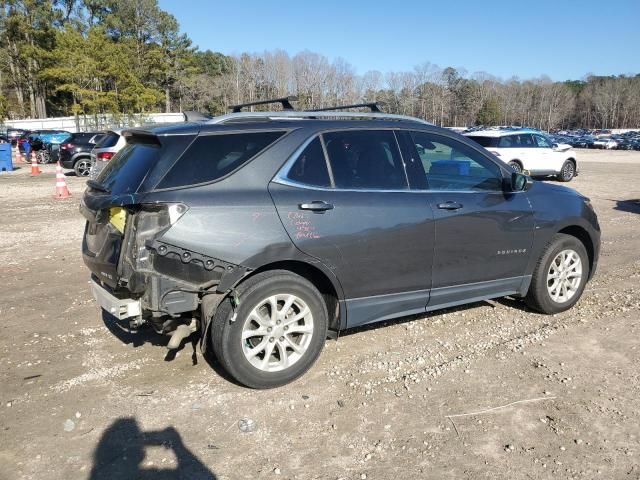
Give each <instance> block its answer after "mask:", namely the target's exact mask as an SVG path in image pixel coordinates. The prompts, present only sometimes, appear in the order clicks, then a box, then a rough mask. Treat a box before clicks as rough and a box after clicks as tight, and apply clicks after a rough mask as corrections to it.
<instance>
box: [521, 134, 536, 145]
mask: <svg viewBox="0 0 640 480" xmlns="http://www.w3.org/2000/svg"><path fill="white" fill-rule="evenodd" d="M517 137H518V146H519V147H520V148H535V146H536V145H535V143H533V136H532V135H531V134H530V133H521V134H520V135H517Z"/></svg>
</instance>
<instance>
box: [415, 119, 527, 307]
mask: <svg viewBox="0 0 640 480" xmlns="http://www.w3.org/2000/svg"><path fill="white" fill-rule="evenodd" d="M410 138H411V139H412V140H413V146H415V150H414V151H413V152H412V153H407V154H406V155H405V157H407V156H409V157H410V156H412V155H418V156H419V157H420V160H421V162H420V166H421V167H422V168H421V169H416V170H414V173H415V174H420V175H424V176H425V177H426V187H425V189H424V190H423V193H422V194H423V195H424V196H425V199H426V200H428V201H429V202H430V204H431V207H432V210H433V212H434V219H435V230H436V240H435V252H434V262H433V270H432V272H433V279H432V289H431V295H430V301H429V308H434V307H436V306H437V307H441V306H446V305H453V304H456V303H461V302H462V301H469V300H472V299H473V298H483V297H484V298H486V297H489V296H501V295H508V294H512V293H515V292H517V291H518V290H519V289H520V286H521V284H522V281H523V279H524V275H525V269H526V265H527V260H528V257H529V253H530V248H531V245H532V242H533V229H534V223H533V222H534V220H533V212H532V209H531V207H530V205H529V202H528V200H527V197H526V193H525V192H517V193H511V192H508V193H507V192H504V191H503V175H504V174H503V171H502V169H501V168H500V167H499V166H498V164H497V163H495V162H494V161H493V160H492V159H491V158H490V156H489V155H487V154H485V153H483V152H481V151H480V150H479V149H476V148H475V147H472V146H471V145H469V144H468V143H466V142H463V141H461V140H459V139H457V138H454V137H453V136H451V137H450V136H447V135H444V134H435V133H431V132H418V131H416V132H411V133H410ZM405 145H406V143H405ZM416 172H417V173H416ZM413 183H417V182H413Z"/></svg>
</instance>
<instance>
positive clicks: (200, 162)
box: [157, 132, 285, 188]
mask: <svg viewBox="0 0 640 480" xmlns="http://www.w3.org/2000/svg"><path fill="white" fill-rule="evenodd" d="M284 133H285V132H242V133H230V134H220V135H202V136H199V137H197V138H196V139H195V140H194V142H193V143H192V144H191V145H190V146H189V148H188V149H187V150H186V151H185V152H184V153H183V154H182V156H181V157H180V158H179V159H178V161H177V162H176V163H175V164H174V165H173V167H171V170H169V173H167V174H166V175H165V177H164V178H163V179H162V181H161V182H160V184H159V185H158V187H157V188H173V187H181V186H185V185H196V184H198V183H206V182H211V181H213V180H217V179H219V178H222V177H224V176H225V175H227V174H228V173H231V172H233V171H234V170H235V169H237V168H238V167H240V166H242V165H244V164H245V163H246V162H248V161H249V160H251V159H252V158H253V157H255V156H256V155H257V154H258V153H260V152H261V151H262V150H264V149H265V148H266V147H268V146H269V145H271V144H272V143H273V142H275V141H276V140H277V139H278V138H280V137H281V136H282V135H284Z"/></svg>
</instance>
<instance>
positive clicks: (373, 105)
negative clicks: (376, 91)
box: [305, 102, 386, 113]
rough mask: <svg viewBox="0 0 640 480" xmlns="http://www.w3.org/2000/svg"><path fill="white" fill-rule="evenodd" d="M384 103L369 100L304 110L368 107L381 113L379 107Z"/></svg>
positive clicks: (316, 110)
mask: <svg viewBox="0 0 640 480" xmlns="http://www.w3.org/2000/svg"><path fill="white" fill-rule="evenodd" d="M383 105H386V104H385V103H384V102H369V103H353V104H351V105H336V106H335V107H324V108H314V109H312V110H305V111H306V112H329V111H331V110H346V109H348V108H368V109H370V110H371V112H373V113H383V112H382V110H380V107H381V106H383Z"/></svg>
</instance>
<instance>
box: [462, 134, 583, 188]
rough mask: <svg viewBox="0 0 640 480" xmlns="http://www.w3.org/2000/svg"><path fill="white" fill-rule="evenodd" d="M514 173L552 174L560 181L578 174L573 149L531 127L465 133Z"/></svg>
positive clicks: (566, 180) (567, 179) (568, 179)
mask: <svg viewBox="0 0 640 480" xmlns="http://www.w3.org/2000/svg"><path fill="white" fill-rule="evenodd" d="M465 135H466V136H467V137H469V138H471V139H472V140H474V141H476V142H477V143H479V144H480V145H482V146H483V147H485V148H486V149H487V150H489V151H490V152H491V153H493V154H494V155H496V156H497V157H498V158H499V159H500V160H502V161H503V162H505V163H507V164H509V165H510V166H511V168H513V169H514V170H515V171H516V172H525V173H528V174H530V175H532V176H555V177H557V178H558V179H559V180H560V181H562V182H568V181H570V180H571V179H572V178H573V177H574V176H576V175H577V174H578V163H577V162H576V152H575V151H574V150H573V149H572V147H571V145H567V144H557V143H553V141H552V140H551V139H550V138H549V137H547V136H546V135H543V134H541V133H540V132H538V131H535V130H478V131H475V132H469V133H466V134H465Z"/></svg>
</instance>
